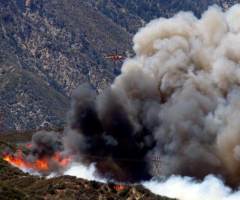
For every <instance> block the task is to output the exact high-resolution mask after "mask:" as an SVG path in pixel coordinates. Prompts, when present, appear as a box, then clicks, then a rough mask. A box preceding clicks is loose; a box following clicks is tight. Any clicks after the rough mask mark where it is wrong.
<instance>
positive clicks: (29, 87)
mask: <svg viewBox="0 0 240 200" xmlns="http://www.w3.org/2000/svg"><path fill="white" fill-rule="evenodd" d="M26 2H27V1H26ZM23 3H24V2H23V1H20V0H17V1H15V0H9V1H5V0H0V38H1V40H0V69H1V70H0V82H1V86H0V93H1V96H0V108H1V111H2V112H1V113H2V116H1V119H2V122H1V124H2V126H1V128H0V129H2V130H8V129H10V130H12V129H13V130H14V129H17V130H22V129H34V128H39V127H42V126H51V124H53V125H55V126H59V125H61V124H63V122H64V119H65V113H66V111H67V109H68V107H69V96H70V95H71V92H72V90H73V89H74V88H76V87H77V86H78V85H79V84H81V83H83V82H90V83H91V85H92V86H93V87H94V88H96V89H98V90H99V89H101V88H104V87H106V85H108V84H109V82H111V81H112V79H113V77H114V75H115V74H116V73H119V66H117V65H116V66H115V65H113V64H112V63H111V62H108V63H107V61H106V60H104V55H105V54H106V53H109V52H112V51H113V50H114V49H115V48H116V47H117V48H118V49H119V50H124V51H125V50H126V49H128V48H129V46H128V45H129V44H130V42H129V41H130V36H129V34H128V33H127V32H126V31H124V30H123V29H122V28H121V27H120V26H118V25H116V24H114V23H113V22H112V21H111V20H109V19H108V18H107V17H105V16H103V15H102V14H101V13H99V12H97V11H96V10H94V9H93V8H91V7H90V6H88V5H86V4H85V3H84V2H83V1H77V0H70V1H69V0H60V1H47V0H34V1H28V4H26V5H25V4H23ZM12 72H13V73H12Z"/></svg>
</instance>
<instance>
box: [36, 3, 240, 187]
mask: <svg viewBox="0 0 240 200" xmlns="http://www.w3.org/2000/svg"><path fill="white" fill-rule="evenodd" d="M238 16H240V5H235V6H234V7H232V8H230V9H229V10H228V11H225V12H224V11H222V10H221V9H220V8H219V7H217V6H212V7H210V8H209V9H208V10H207V11H206V12H205V13H203V15H202V17H201V18H200V19H197V18H196V17H195V16H194V15H193V14H192V13H190V12H180V13H178V14H176V15H175V16H174V17H172V18H169V19H166V18H160V19H156V20H153V21H152V22H150V23H149V24H147V25H146V26H145V27H144V28H142V29H140V30H139V32H138V33H137V34H136V35H135V36H134V39H133V42H134V51H135V53H136V56H135V57H133V58H129V59H127V60H126V61H125V62H124V64H123V66H122V72H121V74H120V75H119V76H118V77H117V78H116V79H115V80H114V83H113V84H112V85H111V86H110V87H109V88H108V89H107V90H105V91H104V92H103V93H101V94H99V95H98V94H96V93H95V92H94V91H93V90H92V89H91V87H90V86H88V85H86V84H84V85H82V86H80V88H78V89H77V90H76V91H75V93H74V95H73V103H72V109H71V111H70V113H69V117H68V118H69V122H68V126H67V127H66V128H65V132H64V138H63V141H62V142H63V144H64V147H65V149H64V151H68V152H71V153H72V154H75V155H77V157H78V160H80V161H81V162H82V163H84V164H85V165H90V164H91V163H95V167H96V169H97V171H98V173H99V174H100V175H102V176H104V177H107V178H110V179H115V180H118V181H130V182H134V181H139V180H146V179H148V178H149V177H151V176H153V175H158V176H170V175H172V174H178V175H182V176H191V177H195V178H198V179H203V178H204V177H205V176H207V175H208V174H214V175H218V176H221V177H222V178H223V179H224V180H225V181H226V183H227V184H228V185H230V186H238V185H239V183H240V123H239V120H240V103H239V102H240V25H239V19H238ZM39 139H40V138H39ZM50 141H51V140H50ZM50 143H51V142H50ZM36 144H38V142H36ZM40 146H41V145H40ZM40 149H41V148H40ZM47 149H49V150H50V152H51V148H48V147H47ZM40 152H41V150H40ZM156 160H157V162H156Z"/></svg>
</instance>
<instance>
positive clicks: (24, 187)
mask: <svg viewBox="0 0 240 200" xmlns="http://www.w3.org/2000/svg"><path fill="white" fill-rule="evenodd" d="M30 135H31V134H30V133H28V134H25V135H23V134H9V135H5V136H4V135H1V136H0V155H2V153H3V150H4V149H6V148H15V144H14V143H15V142H20V141H21V142H23V141H28V140H29V137H30ZM9 141H11V142H13V143H9ZM0 199H4V200H12V199H18V200H32V199H38V200H43V199H44V200H54V199H56V200H61V199H63V200H65V199H68V200H88V199H89V200H93V199H94V200H95V199H96V200H110V199H111V200H126V199H127V200H173V199H169V198H166V197H160V196H157V195H154V194H152V193H151V192H150V191H148V190H147V189H145V188H143V187H142V186H140V185H128V186H127V185H126V186H124V188H123V189H119V186H118V185H116V184H113V183H107V184H103V183H98V182H95V181H87V180H83V179H78V178H75V177H72V176H61V177H54V178H51V179H46V178H44V177H38V176H32V175H29V174H27V173H24V172H22V171H20V170H19V169H17V168H15V167H13V166H10V165H9V164H8V163H7V162H5V161H3V160H2V158H0Z"/></svg>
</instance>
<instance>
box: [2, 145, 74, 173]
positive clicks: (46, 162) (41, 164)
mask: <svg viewBox="0 0 240 200" xmlns="http://www.w3.org/2000/svg"><path fill="white" fill-rule="evenodd" d="M26 147H27V148H30V145H27V146H26ZM3 160H5V161H7V162H8V163H10V164H11V165H13V166H15V167H18V168H20V169H26V170H30V171H32V170H34V171H37V172H40V173H43V172H50V171H51V166H52V164H53V163H54V165H55V166H56V165H57V167H59V168H67V167H68V166H69V164H70V163H71V160H72V158H71V156H65V155H62V154H61V153H60V152H56V153H55V154H54V155H53V156H52V157H47V158H41V159H36V160H34V161H33V162H31V161H28V160H27V159H26V156H25V155H24V154H23V152H22V149H21V148H19V149H18V150H17V151H16V153H14V154H10V153H5V154H4V155H3Z"/></svg>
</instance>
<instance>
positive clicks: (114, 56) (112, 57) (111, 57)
mask: <svg viewBox="0 0 240 200" xmlns="http://www.w3.org/2000/svg"><path fill="white" fill-rule="evenodd" d="M104 58H106V59H108V60H111V61H113V62H117V61H122V60H125V59H126V58H127V57H126V56H124V55H121V54H118V51H117V49H116V50H115V54H108V55H105V56H104Z"/></svg>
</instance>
